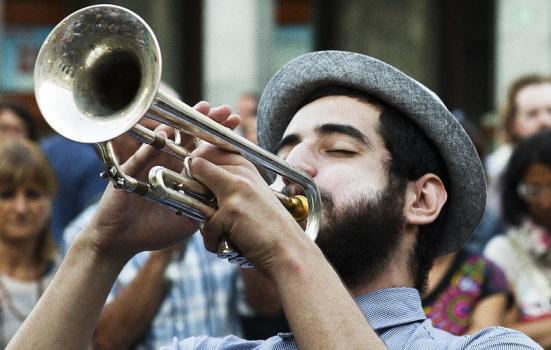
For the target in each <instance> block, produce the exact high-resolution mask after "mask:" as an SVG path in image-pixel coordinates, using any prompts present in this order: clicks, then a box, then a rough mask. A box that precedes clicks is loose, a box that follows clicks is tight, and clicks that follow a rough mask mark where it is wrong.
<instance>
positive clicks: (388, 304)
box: [355, 288, 426, 331]
mask: <svg viewBox="0 0 551 350" xmlns="http://www.w3.org/2000/svg"><path fill="white" fill-rule="evenodd" d="M355 300H356V303H357V304H358V306H359V308H360V310H361V311H362V313H363V314H364V316H365V318H366V319H367V320H368V321H369V324H370V325H371V327H373V329H374V330H375V331H378V330H383V329H384V328H388V327H395V326H399V325H402V324H406V323H411V322H422V321H424V320H425V319H426V316H425V313H424V312H423V306H422V304H421V297H420V296H419V291H417V289H414V288H387V289H380V290H376V291H373V292H369V293H367V294H362V295H359V296H357V297H356V298H355Z"/></svg>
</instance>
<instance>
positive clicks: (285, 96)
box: [258, 51, 486, 255]
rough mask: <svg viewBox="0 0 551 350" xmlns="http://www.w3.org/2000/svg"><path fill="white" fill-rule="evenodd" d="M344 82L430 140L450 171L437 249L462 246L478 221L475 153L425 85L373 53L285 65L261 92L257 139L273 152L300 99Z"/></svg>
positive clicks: (480, 188)
mask: <svg viewBox="0 0 551 350" xmlns="http://www.w3.org/2000/svg"><path fill="white" fill-rule="evenodd" d="M330 85H336V86H343V87H348V88H352V89H356V90H359V91H363V92H365V93H367V94H370V95H372V96H375V97H377V98H379V99H380V100H382V101H384V102H386V103H388V104H389V105H391V106H392V107H394V108H395V109H397V110H398V111H400V112H402V113H403V114H405V115H406V116H407V117H409V118H411V120H412V121H413V122H414V123H415V124H416V125H417V126H418V127H419V128H420V129H421V130H422V132H424V133H425V134H426V136H427V137H428V138H429V139H431V140H432V142H433V143H434V145H435V146H436V147H437V149H438V150H439V152H440V154H441V156H442V158H443V159H444V162H445V164H446V169H447V171H448V175H449V180H450V187H451V188H448V189H447V191H448V203H447V204H446V206H447V211H448V213H447V216H446V218H445V222H444V227H443V229H442V232H441V233H440V236H439V240H438V241H437V242H436V243H435V244H436V246H435V249H436V251H437V252H438V254H439V255H444V254H447V253H449V252H452V251H456V250H458V249H460V248H461V247H462V246H463V245H464V244H465V242H466V241H467V240H468V239H469V238H470V237H471V235H472V233H473V231H474V229H475V228H476V226H477V225H478V223H479V222H480V219H481V217H482V214H483V213H484V209H485V203H486V181H485V177H484V171H483V169H482V165H481V162H480V159H479V157H478V154H477V152H476V150H475V148H474V146H473V144H472V142H471V140H470V139H469V137H468V136H467V134H466V133H465V131H464V130H463V128H462V127H461V125H460V124H459V122H458V121H457V120H456V119H455V118H454V116H453V115H452V114H451V113H450V112H449V111H448V109H447V108H446V106H444V104H443V103H442V101H441V100H440V99H439V98H438V97H437V96H436V95H435V94H434V93H433V92H432V91H430V90H429V89H427V88H426V87H425V86H423V85H422V84H420V83H419V82H417V81H416V80H414V79H412V78H410V77H408V76H407V75H406V74H404V73H402V72H401V71H399V70H397V69H396V68H394V67H392V66H390V65H388V64H386V63H384V62H381V61H379V60H377V59H375V58H372V57H369V56H366V55H361V54H357V53H351V52H343V51H320V52H313V53H309V54H306V55H303V56H300V57H298V58H296V59H294V60H292V61H291V62H289V63H287V64H286V65H285V66H283V67H282V68H281V69H280V70H279V71H278V72H277V73H276V74H275V75H274V77H273V78H272V79H271V80H270V82H269V83H268V85H267V86H266V89H265V90H264V92H263V93H262V97H261V99H260V103H259V107H258V140H259V143H260V145H261V146H262V147H263V148H265V149H267V150H269V151H271V152H274V151H275V147H276V146H277V144H278V142H279V141H280V140H281V137H282V135H283V133H284V131H285V129H286V128H287V125H288V124H289V122H290V121H291V119H292V118H293V116H294V114H295V113H296V112H297V110H298V107H299V105H300V103H301V102H302V101H304V100H305V99H306V98H307V97H308V96H310V95H311V94H312V93H313V92H314V91H316V90H318V89H319V88H322V87H324V86H330Z"/></svg>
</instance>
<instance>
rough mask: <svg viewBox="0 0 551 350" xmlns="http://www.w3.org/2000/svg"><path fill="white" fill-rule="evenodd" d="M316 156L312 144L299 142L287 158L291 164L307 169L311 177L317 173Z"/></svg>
mask: <svg viewBox="0 0 551 350" xmlns="http://www.w3.org/2000/svg"><path fill="white" fill-rule="evenodd" d="M316 158H317V157H316V153H315V152H314V151H313V150H312V148H311V146H309V145H307V144H306V143H299V144H298V145H296V146H295V147H293V149H292V150H291V151H290V152H289V154H288V155H287V159H286V160H287V162H289V164H291V165H293V166H295V167H297V168H299V169H301V170H303V171H305V172H306V173H307V174H308V175H310V176H311V177H315V176H316V173H317V168H316V166H315V164H317V160H316Z"/></svg>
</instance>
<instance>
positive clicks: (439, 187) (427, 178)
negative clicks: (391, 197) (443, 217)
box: [404, 174, 448, 225]
mask: <svg viewBox="0 0 551 350" xmlns="http://www.w3.org/2000/svg"><path fill="white" fill-rule="evenodd" d="M447 198H448V193H447V192H446V189H445V187H444V184H443V183H442V180H441V179H440V178H439V177H438V176H436V175H434V174H425V175H423V176H422V177H420V178H419V179H417V180H415V181H411V182H409V184H408V189H407V196H406V205H405V208H404V210H405V217H406V223H407V224H409V225H428V224H430V223H432V222H434V220H436V218H437V217H438V215H439V214H440V210H441V209H442V207H443V206H444V204H445V203H446V200H447Z"/></svg>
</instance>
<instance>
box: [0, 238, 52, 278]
mask: <svg viewBox="0 0 551 350" xmlns="http://www.w3.org/2000/svg"><path fill="white" fill-rule="evenodd" d="M36 245H37V242H36V241H29V242H15V243H14V242H4V241H0V274H5V275H7V276H10V277H13V278H16V279H21V280H33V279H36V278H37V277H38V276H39V275H40V270H41V267H42V264H41V263H40V262H39V261H38V259H36V254H35V252H36Z"/></svg>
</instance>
